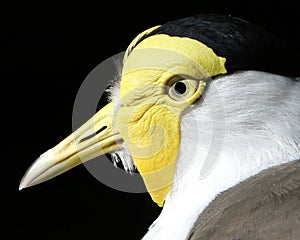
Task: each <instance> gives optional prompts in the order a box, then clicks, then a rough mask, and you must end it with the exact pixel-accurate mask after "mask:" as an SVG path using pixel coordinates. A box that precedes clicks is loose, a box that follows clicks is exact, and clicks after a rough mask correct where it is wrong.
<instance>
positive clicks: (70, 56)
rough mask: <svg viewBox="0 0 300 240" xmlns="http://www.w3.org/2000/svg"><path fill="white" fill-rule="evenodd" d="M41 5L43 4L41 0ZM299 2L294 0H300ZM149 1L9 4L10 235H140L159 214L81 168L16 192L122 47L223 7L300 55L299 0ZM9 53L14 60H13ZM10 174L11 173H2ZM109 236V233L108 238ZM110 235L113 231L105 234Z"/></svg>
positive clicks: (142, 199)
mask: <svg viewBox="0 0 300 240" xmlns="http://www.w3.org/2000/svg"><path fill="white" fill-rule="evenodd" d="M41 2H42V1H41ZM295 2H296V1H295ZM165 4H166V5H167V7H165V6H164V7H163V6H161V4H159V3H154V2H151V1H146V2H139V3H133V2H123V3H119V2H117V1H113V2H102V4H101V3H100V2H98V4H95V3H92V2H88V1H72V2H65V3H64V4H62V3H59V4H54V3H51V2H50V1H49V2H48V3H31V4H29V3H28V2H26V3H23V4H22V5H18V4H16V5H15V6H13V8H11V13H9V14H8V16H9V17H8V18H7V21H6V22H5V25H6V27H7V28H6V29H5V30H1V31H2V33H3V36H4V37H3V39H4V40H5V43H4V45H3V46H4V48H5V50H8V52H9V56H10V58H7V60H5V61H4V62H3V63H2V64H3V66H4V68H2V70H1V71H3V72H4V73H5V75H4V76H7V77H8V79H10V80H11V83H13V87H12V88H11V89H12V90H11V91H10V95H9V96H10V98H11V99H12V98H15V97H14V96H17V101H6V102H4V105H6V106H8V107H9V110H11V111H12V112H13V114H15V116H18V118H9V119H8V120H13V119H15V120H17V121H16V123H17V125H15V126H18V127H17V129H15V130H16V132H13V133H12V134H10V135H12V136H18V137H17V138H14V144H9V146H8V149H10V148H11V149H10V152H9V158H7V159H6V160H8V159H9V161H13V160H12V159H16V169H17V176H16V181H15V186H14V190H15V191H16V204H15V205H14V206H13V207H12V208H13V211H11V216H13V218H12V222H9V223H8V222H6V224H5V225H3V226H4V227H6V226H7V227H12V228H10V229H13V231H11V234H13V235H14V234H17V235H18V237H22V238H28V237H31V238H42V239H63V238H75V237H82V238H84V239H94V238H95V239H105V238H111V239H120V238H121V239H140V238H141V237H142V236H143V235H144V234H145V232H146V231H147V228H148V226H149V225H150V224H151V223H152V222H153V221H154V220H155V219H156V217H157V216H158V215H159V213H160V208H159V207H157V206H156V205H155V204H154V203H153V202H152V201H151V199H150V197H149V196H148V194H132V193H123V192H118V191H116V190H114V189H111V188H109V187H107V186H105V185H103V184H101V183H99V182H98V181H97V180H96V179H95V178H94V177H93V176H91V175H90V174H89V173H88V171H87V170H86V169H85V168H84V167H83V166H78V167H76V168H74V169H72V170H71V171H69V172H67V173H65V174H63V175H61V176H59V177H57V178H55V179H53V180H51V181H48V182H45V183H43V184H40V185H38V186H34V187H32V188H28V189H25V190H22V191H21V192H19V191H18V190H17V189H18V184H19V181H20V179H21V177H22V175H23V174H24V172H25V171H26V169H27V168H28V167H29V166H30V164H31V163H32V162H33V161H34V160H35V159H36V158H37V157H38V156H39V155H40V154H41V153H43V152H45V151H46V150H47V149H49V148H51V147H53V146H54V145H56V144H57V143H58V142H59V141H61V140H62V139H63V138H64V137H66V136H67V135H69V134H70V133H71V131H72V108H73V102H74V99H75V96H76V93H77V90H78V89H79V87H80V85H81V83H82V81H83V80H84V78H85V77H86V75H87V74H88V73H89V72H90V71H91V70H92V69H93V68H94V67H95V66H97V65H98V64H99V63H100V62H102V61H103V60H105V59H106V58H108V57H110V56H112V55H114V54H116V53H119V52H121V51H124V50H125V49H126V47H127V45H128V44H129V43H130V41H131V40H132V39H133V38H134V37H135V36H136V35H137V34H138V33H140V32H141V31H143V30H145V29H147V28H149V27H152V26H155V25H158V24H163V23H165V22H166V21H169V20H173V19H177V18H180V17H186V16H190V15H194V14H198V13H224V14H231V15H233V16H237V17H242V18H244V19H247V20H250V21H252V22H254V23H257V24H259V25H261V26H263V27H265V28H266V29H268V30H269V31H271V32H273V33H274V34H276V35H278V36H279V37H281V38H283V39H285V40H286V41H287V42H289V43H290V44H291V45H294V46H295V54H299V47H297V44H298V43H299V42H300V41H299V40H300V39H299V34H298V32H299V27H298V23H299V20H298V19H299V13H300V12H299V10H298V9H299V8H298V7H297V6H296V3H293V4H292V3H288V2H287V1H284V2H280V1H279V2H278V1H277V2H276V3H267V2H266V3H265V2H263V1H260V2H254V1H251V2H249V3H246V2H244V1H240V2H238V3H230V2H228V1H223V2H222V3H218V2H216V1H199V0H198V1H194V2H191V1H179V2H176V1H172V2H169V3H168V2H166V3H165ZM11 57H12V58H11ZM9 175H11V172H9V171H7V172H6V171H5V173H4V176H9ZM105 236H106V237H105ZM108 236H109V237H108Z"/></svg>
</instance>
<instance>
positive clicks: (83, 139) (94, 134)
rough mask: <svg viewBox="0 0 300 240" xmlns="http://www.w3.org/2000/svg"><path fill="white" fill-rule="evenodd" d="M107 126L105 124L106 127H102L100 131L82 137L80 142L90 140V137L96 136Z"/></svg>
mask: <svg viewBox="0 0 300 240" xmlns="http://www.w3.org/2000/svg"><path fill="white" fill-rule="evenodd" d="M106 128H107V126H104V127H102V128H100V129H99V130H98V131H96V132H94V133H92V134H91V135H89V136H86V137H84V138H82V139H81V140H80V141H79V142H80V143H81V142H84V141H86V140H88V139H90V138H92V137H94V136H96V135H97V134H98V133H100V132H102V131H104V130H105V129H106Z"/></svg>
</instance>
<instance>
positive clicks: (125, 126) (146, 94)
mask: <svg viewBox="0 0 300 240" xmlns="http://www.w3.org/2000/svg"><path fill="white" fill-rule="evenodd" d="M224 64H225V59H224V58H222V57H218V56H217V55H216V54H215V53H214V52H213V50H212V49H210V48H209V47H207V46H206V45H204V44H202V43H200V42H198V41H196V40H193V39H189V38H181V37H170V36H168V35H164V34H158V35H154V36H150V37H148V38H146V39H144V40H143V41H141V42H140V43H139V44H138V45H137V46H135V48H134V49H133V50H132V51H131V52H130V54H128V52H126V54H125V59H124V66H123V71H122V79H121V90H120V102H121V107H120V109H119V110H118V112H117V115H116V125H117V129H118V131H119V132H120V134H121V136H122V138H123V140H124V141H125V142H126V145H127V147H128V148H129V151H130V153H131V155H132V158H133V160H134V162H135V164H136V166H137V168H138V170H139V172H140V174H141V175H142V177H143V180H144V182H145V185H146V188H147V190H148V191H149V193H150V195H151V197H152V199H153V201H154V202H156V203H157V204H158V205H159V206H162V205H163V203H164V200H165V198H166V196H167V194H168V192H169V191H170V188H171V185H172V181H173V179H174V174H175V169H176V163H177V156H178V152H179V148H180V118H181V115H182V113H183V111H184V110H185V109H186V108H188V107H189V106H190V105H191V104H192V103H193V102H194V101H195V100H196V99H198V98H199V97H200V95H201V93H202V92H203V90H204V87H205V79H206V78H208V77H210V76H214V75H218V74H222V73H226V69H225V67H224Z"/></svg>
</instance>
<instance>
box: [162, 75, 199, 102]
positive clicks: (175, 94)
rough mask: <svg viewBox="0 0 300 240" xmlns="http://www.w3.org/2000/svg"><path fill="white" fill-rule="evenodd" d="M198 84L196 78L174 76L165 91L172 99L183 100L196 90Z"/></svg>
mask: <svg viewBox="0 0 300 240" xmlns="http://www.w3.org/2000/svg"><path fill="white" fill-rule="evenodd" d="M198 85H199V81H197V80H194V79H183V78H179V77H176V78H173V79H171V81H170V83H169V84H168V87H167V93H168V95H169V96H170V97H171V98H172V99H174V100H178V101H180V100H185V99H188V98H189V97H191V96H192V95H193V94H194V93H195V92H196V91H197V88H198Z"/></svg>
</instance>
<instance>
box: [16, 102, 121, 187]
mask: <svg viewBox="0 0 300 240" xmlns="http://www.w3.org/2000/svg"><path fill="white" fill-rule="evenodd" d="M112 119H113V104H112V103H108V104H107V105H106V106H104V107H103V108H102V109H101V110H100V111H99V112H97V113H96V114H95V115H94V116H93V117H92V118H91V119H89V120H88V121H87V122H86V123H85V124H83V125H82V126H81V127H80V128H79V129H77V130H76V131H75V132H74V133H72V134H71V135H70V136H68V137H67V138H66V139H64V140H63V141H62V142H60V143H59V144H58V145H56V146H55V147H54V148H51V149H49V150H48V151H47V152H45V153H44V154H42V155H41V156H40V157H39V158H38V159H37V160H36V161H35V162H34V163H33V164H32V165H31V167H30V168H29V169H28V170H27V172H26V173H25V175H24V177H23V178H22V180H21V183H20V186H19V189H20V190H21V189H23V188H26V187H30V186H33V185H36V184H39V183H41V182H44V181H47V180H49V179H51V178H53V177H55V176H57V175H59V174H61V173H63V172H65V171H67V170H69V169H71V168H73V167H75V166H77V165H79V164H81V163H83V162H85V161H88V160H90V159H92V158H95V157H97V156H100V155H102V154H105V153H108V152H111V151H115V150H118V149H119V144H118V143H120V142H121V141H122V138H121V136H120V134H119V133H118V131H115V129H114V128H113V126H112Z"/></svg>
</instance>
